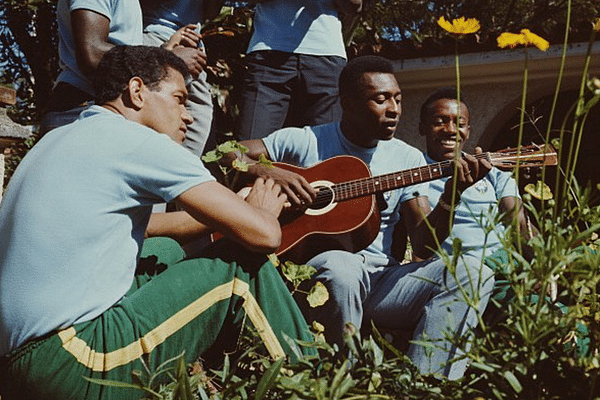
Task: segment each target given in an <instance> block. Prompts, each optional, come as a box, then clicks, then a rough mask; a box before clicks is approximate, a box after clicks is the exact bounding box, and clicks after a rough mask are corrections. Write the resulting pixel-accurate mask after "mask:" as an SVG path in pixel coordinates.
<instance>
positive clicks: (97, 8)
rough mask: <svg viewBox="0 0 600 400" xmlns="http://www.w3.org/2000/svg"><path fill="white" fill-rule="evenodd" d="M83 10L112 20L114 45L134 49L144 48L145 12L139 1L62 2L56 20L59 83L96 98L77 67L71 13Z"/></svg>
mask: <svg viewBox="0 0 600 400" xmlns="http://www.w3.org/2000/svg"><path fill="white" fill-rule="evenodd" d="M80 9H85V10H91V11H94V12H96V13H98V14H100V15H103V16H105V17H106V18H108V20H109V21H110V22H109V32H108V41H109V42H110V43H112V44H114V45H122V44H124V45H132V46H133V45H140V44H143V36H142V10H141V8H140V4H139V2H138V0H59V2H58V5H57V8H56V16H57V23H58V37H59V42H58V55H59V61H60V68H61V72H60V74H59V75H58V78H57V82H66V83H69V84H71V85H73V86H75V87H76V88H78V89H81V90H83V91H84V92H86V93H89V94H91V95H93V94H94V88H93V85H92V82H91V81H90V79H89V78H88V77H87V76H85V74H84V73H83V72H81V70H80V69H79V66H78V65H77V58H76V53H75V41H74V39H73V31H72V30H71V29H72V28H71V12H72V11H74V10H80Z"/></svg>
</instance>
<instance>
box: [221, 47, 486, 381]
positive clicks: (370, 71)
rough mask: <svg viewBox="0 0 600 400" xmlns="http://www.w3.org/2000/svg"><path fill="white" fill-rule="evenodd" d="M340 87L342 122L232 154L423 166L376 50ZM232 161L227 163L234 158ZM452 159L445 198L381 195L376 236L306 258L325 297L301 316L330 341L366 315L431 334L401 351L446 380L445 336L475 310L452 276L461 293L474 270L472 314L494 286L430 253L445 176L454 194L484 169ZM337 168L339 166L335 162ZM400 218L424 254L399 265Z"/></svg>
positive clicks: (417, 335)
mask: <svg viewBox="0 0 600 400" xmlns="http://www.w3.org/2000/svg"><path fill="white" fill-rule="evenodd" d="M339 92H340V98H341V103H342V108H343V114H342V120H341V121H340V122H336V123H332V124H327V125H320V126H314V127H310V126H309V127H304V128H285V129H281V130H279V131H276V132H274V133H272V134H271V135H269V136H267V137H266V138H264V139H262V140H250V141H244V142H242V144H244V145H246V146H247V147H248V148H249V151H248V152H247V153H246V154H243V155H242V154H239V153H238V154H237V155H236V156H237V157H238V158H240V157H241V158H242V159H246V161H249V162H250V163H251V164H252V162H253V160H257V159H258V157H259V155H260V154H265V155H267V157H268V158H270V159H272V160H274V161H283V162H287V163H291V164H296V165H298V166H302V167H308V166H312V165H314V164H317V163H319V162H321V161H324V160H326V159H328V158H331V157H333V156H336V155H342V154H349V155H353V156H356V157H358V158H361V159H362V160H363V161H364V162H365V163H366V164H368V165H369V168H370V169H371V172H372V174H373V175H380V174H385V173H389V172H393V171H399V170H406V169H410V168H415V167H420V166H423V165H426V162H425V160H424V158H423V155H422V153H421V152H420V151H419V150H417V149H415V148H413V147H411V146H409V145H407V144H406V143H404V142H402V141H400V140H398V139H396V138H394V134H395V132H396V127H397V125H398V121H399V118H400V115H401V91H400V88H399V86H398V82H397V81H396V78H395V76H394V74H393V66H392V64H391V63H390V62H389V61H388V60H386V59H384V58H381V57H376V56H366V57H359V58H355V59H353V60H352V61H350V62H349V63H348V65H347V66H346V67H345V68H344V70H343V71H342V73H341V75H340V79H339ZM231 158H232V157H230V159H229V160H228V161H233V160H232V159H231ZM457 164H458V165H457V174H456V176H454V177H453V178H451V179H449V180H448V183H447V184H446V186H445V190H444V192H443V194H442V196H441V197H442V199H443V200H442V201H441V202H440V203H439V204H438V205H437V206H436V207H435V208H434V209H433V210H431V208H430V205H429V201H428V199H427V192H428V185H427V184H418V185H413V186H408V187H404V188H401V189H396V190H393V191H388V192H385V193H384V195H383V197H384V199H385V203H386V205H385V207H383V209H382V211H381V226H380V230H379V234H378V235H377V237H376V239H375V240H374V241H373V243H371V245H369V246H368V247H367V248H366V249H364V250H362V251H360V252H358V253H351V252H347V251H340V250H332V251H326V252H324V253H321V254H319V255H317V256H315V257H313V258H312V259H311V260H309V261H308V262H307V264H309V265H313V266H314V267H316V268H317V270H318V273H317V277H316V279H317V280H319V281H322V282H323V283H324V284H325V285H326V286H327V288H328V290H329V294H330V299H329V301H328V302H327V303H326V304H325V305H324V306H322V307H318V308H316V309H313V310H309V314H310V315H307V317H308V318H309V319H315V320H317V321H319V322H321V323H322V324H324V325H325V334H326V336H327V338H328V340H329V341H331V342H335V343H338V344H341V343H343V331H344V329H345V326H346V325H345V324H346V323H347V322H351V323H352V324H354V325H355V326H356V327H360V326H361V324H362V323H363V321H364V323H366V324H369V323H370V321H373V322H374V323H375V325H376V326H378V327H381V328H386V329H402V330H408V329H411V330H414V337H413V338H414V339H415V340H433V341H434V343H433V344H434V346H433V347H429V348H425V347H422V346H420V345H417V344H412V345H411V346H410V348H409V353H408V354H409V356H410V357H411V359H412V360H413V362H414V363H415V364H416V365H417V366H418V367H419V369H420V370H421V371H422V372H423V373H434V374H437V375H444V376H446V377H448V378H450V379H458V378H460V377H461V376H462V375H463V373H464V370H465V369H466V361H465V360H460V361H457V362H451V360H452V359H453V358H454V357H456V356H457V355H458V353H457V351H459V350H458V349H457V348H455V347H454V346H452V344H451V343H449V342H448V341H446V340H445V339H444V338H445V335H448V334H450V335H457V336H462V335H464V334H465V333H467V332H468V330H469V327H473V326H475V325H476V324H477V318H476V315H477V314H476V313H477V310H474V309H472V308H470V307H469V306H468V305H467V304H466V303H465V301H464V299H463V298H462V297H461V295H460V294H459V290H458V289H457V288H458V283H457V281H458V282H460V285H462V287H464V288H466V289H467V290H468V289H469V288H471V285H470V284H469V281H470V278H469V276H472V277H474V276H480V277H481V279H482V280H481V285H479V287H480V291H479V294H478V296H479V298H480V301H479V304H478V311H479V312H483V310H484V309H485V307H486V304H487V301H488V298H489V293H490V291H491V288H492V286H493V277H492V272H491V270H490V269H489V268H487V267H485V266H483V267H481V266H480V262H479V261H478V260H476V259H474V258H470V257H465V258H464V260H460V261H459V262H458V265H457V268H456V273H455V274H450V273H449V271H448V269H447V268H446V266H445V264H444V262H443V260H441V259H430V257H432V256H433V255H434V251H433V250H432V249H436V248H437V245H436V243H441V242H443V241H444V239H445V238H446V237H447V235H448V233H449V230H450V214H452V213H453V212H454V210H453V209H452V208H451V206H450V205H449V204H450V203H451V199H452V187H453V180H456V186H457V189H458V191H459V192H462V191H463V190H465V189H466V188H467V187H469V186H470V185H472V184H473V183H475V182H476V181H478V180H480V179H481V178H482V177H483V176H485V175H486V174H487V173H488V171H489V170H490V169H491V168H492V166H491V164H490V163H489V162H488V161H487V160H485V159H479V160H478V159H476V158H475V157H473V156H470V155H465V156H464V157H463V158H461V159H460V160H459V161H458V163H457ZM339 172H340V174H343V173H344V171H343V169H342V170H341V171H339ZM249 173H250V174H253V175H256V176H269V177H272V178H273V179H275V181H276V182H278V183H279V184H280V185H281V186H282V187H283V188H284V190H285V192H286V194H287V195H288V199H289V200H290V201H291V202H292V203H295V204H302V203H304V204H309V203H311V202H312V201H313V199H314V198H315V197H316V191H315V190H314V189H313V187H312V186H311V185H310V184H309V183H308V182H307V181H306V179H305V178H304V177H302V176H300V175H299V174H297V173H294V172H291V171H287V170H284V169H282V168H277V167H276V168H272V169H269V168H267V167H265V166H264V165H261V164H257V163H254V164H253V165H250V167H249ZM424 216H427V219H428V221H429V224H431V226H433V227H434V230H433V232H434V233H432V230H431V229H430V228H429V226H428V224H427V223H426V222H425V220H424ZM399 223H400V224H404V226H405V227H406V230H407V232H408V234H409V235H410V238H411V242H412V245H413V250H414V252H415V254H416V255H418V256H419V257H421V258H423V259H429V260H427V261H423V262H418V263H410V264H405V265H400V263H399V260H397V259H395V258H394V257H393V255H392V254H393V243H392V237H393V231H394V228H395V226H396V225H397V224H399ZM471 295H472V296H474V295H475V294H474V293H471Z"/></svg>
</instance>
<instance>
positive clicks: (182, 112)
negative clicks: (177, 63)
mask: <svg viewBox="0 0 600 400" xmlns="http://www.w3.org/2000/svg"><path fill="white" fill-rule="evenodd" d="M186 99H187V89H186V87H185V81H184V79H183V76H182V75H181V74H180V73H179V72H178V71H177V70H175V69H172V68H169V72H168V74H167V76H166V77H165V78H164V79H163V80H162V81H161V82H160V83H159V85H158V87H154V88H153V89H149V88H148V87H147V86H146V96H145V101H144V108H145V109H144V115H145V119H144V122H143V123H144V125H146V126H148V127H150V128H152V129H154V130H155V131H157V132H159V133H164V134H166V135H168V136H169V137H170V138H171V139H173V140H174V141H176V142H177V143H183V140H184V139H185V133H186V132H187V125H188V124H190V123H192V121H193V119H192V117H191V116H190V114H189V113H188V112H187V110H186V109H185V101H186Z"/></svg>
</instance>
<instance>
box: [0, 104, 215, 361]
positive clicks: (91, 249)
mask: <svg viewBox="0 0 600 400" xmlns="http://www.w3.org/2000/svg"><path fill="white" fill-rule="evenodd" d="M212 180H214V178H213V177H212V176H211V175H210V173H209V172H208V170H206V168H205V167H204V166H203V164H202V162H201V161H200V159H199V158H198V157H196V156H194V155H193V154H192V153H190V152H189V151H188V150H186V149H185V148H184V147H182V146H181V145H179V144H177V143H175V142H174V141H173V140H172V139H170V138H169V137H168V136H167V135H164V134H159V133H157V132H156V131H154V130H152V129H150V128H147V127H145V126H142V125H140V124H138V123H135V122H132V121H128V120H126V119H125V118H124V117H122V116H121V115H118V114H116V113H113V112H111V111H109V110H107V109H106V108H103V107H99V106H92V107H91V108H89V109H88V110H86V111H84V112H82V114H81V116H80V118H79V119H78V120H77V121H76V122H74V123H72V124H69V125H65V126H63V127H60V128H57V129H55V130H53V131H51V132H49V133H48V134H47V135H45V136H44V137H43V138H42V139H41V140H40V141H39V142H38V143H37V144H36V145H35V146H34V147H33V148H32V149H31V151H30V152H29V153H28V154H27V156H26V157H25V158H24V159H23V160H22V162H21V164H20V165H19V167H18V168H17V170H16V172H15V174H14V176H13V177H12V178H11V181H10V184H9V186H8V188H7V191H6V197H5V198H4V199H3V200H2V203H0V356H1V355H3V354H5V353H6V352H8V351H10V350H11V349H14V348H16V347H18V346H19V345H21V344H23V343H24V342H25V341H27V340H29V339H31V338H35V337H39V336H42V335H45V334H46V333H48V332H51V331H53V330H56V329H61V328H66V327H69V326H71V325H73V324H75V323H78V322H84V321H89V320H91V319H93V318H95V317H97V316H98V315H100V314H101V313H102V312H104V311H105V310H106V309H108V308H109V307H111V306H112V305H113V304H115V303H116V302H118V301H119V300H120V299H121V298H122V297H123V295H124V294H125V293H126V292H127V291H128V290H129V288H130V286H131V284H132V282H133V277H134V271H135V268H136V265H137V259H138V256H139V251H140V248H141V245H142V242H143V239H144V231H145V229H146V226H147V223H148V219H149V217H150V214H151V211H152V205H153V204H156V203H163V202H165V201H167V202H168V201H171V200H173V199H174V198H176V197H177V196H179V195H180V194H182V193H183V192H185V191H186V190H188V189H190V188H192V187H194V186H196V185H200V184H202V183H204V182H207V181H212Z"/></svg>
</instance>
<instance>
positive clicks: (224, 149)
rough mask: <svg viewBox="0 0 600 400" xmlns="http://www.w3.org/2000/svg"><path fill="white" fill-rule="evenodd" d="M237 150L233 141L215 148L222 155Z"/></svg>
mask: <svg viewBox="0 0 600 400" xmlns="http://www.w3.org/2000/svg"><path fill="white" fill-rule="evenodd" d="M238 148H239V146H238V145H237V142H236V141H235V140H228V141H226V142H223V143H221V144H220V145H218V146H217V150H218V151H220V152H221V153H224V154H227V153H231V152H233V151H236V150H238Z"/></svg>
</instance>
